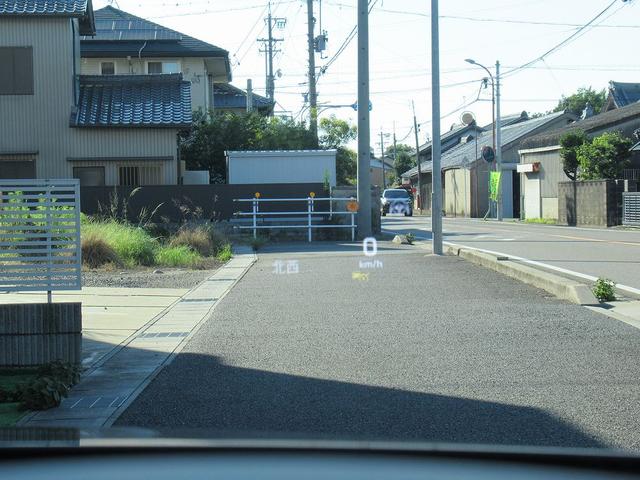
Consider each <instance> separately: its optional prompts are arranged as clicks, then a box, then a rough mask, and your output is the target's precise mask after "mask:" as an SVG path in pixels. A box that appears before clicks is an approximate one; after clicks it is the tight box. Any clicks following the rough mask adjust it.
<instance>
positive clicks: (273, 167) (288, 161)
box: [226, 150, 336, 187]
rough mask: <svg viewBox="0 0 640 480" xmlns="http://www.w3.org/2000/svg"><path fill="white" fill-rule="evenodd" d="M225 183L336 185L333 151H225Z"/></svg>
mask: <svg viewBox="0 0 640 480" xmlns="http://www.w3.org/2000/svg"><path fill="white" fill-rule="evenodd" d="M226 156H227V182H228V183H229V184H248V183H322V182H324V181H325V178H328V179H329V184H330V185H331V186H332V187H335V185H336V150H255V151H228V152H226Z"/></svg>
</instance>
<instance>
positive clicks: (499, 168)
mask: <svg viewBox="0 0 640 480" xmlns="http://www.w3.org/2000/svg"><path fill="white" fill-rule="evenodd" d="M501 130H502V129H501V128H500V62H498V61H496V170H497V172H498V175H500V182H498V206H497V210H498V211H497V215H496V216H497V219H498V221H499V222H501V221H502V135H501V133H500V131H501Z"/></svg>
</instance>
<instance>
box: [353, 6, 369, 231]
mask: <svg viewBox="0 0 640 480" xmlns="http://www.w3.org/2000/svg"><path fill="white" fill-rule="evenodd" d="M368 3H369V2H367V0H358V103H357V105H358V203H359V208H358V236H359V237H361V238H366V237H370V236H371V233H372V232H371V230H372V229H371V176H370V174H369V168H370V157H371V152H370V150H369V148H370V145H371V138H370V134H371V132H370V131H369V4H368Z"/></svg>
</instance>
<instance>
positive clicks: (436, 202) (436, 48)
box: [418, 0, 442, 255]
mask: <svg viewBox="0 0 640 480" xmlns="http://www.w3.org/2000/svg"><path fill="white" fill-rule="evenodd" d="M431 126H432V130H431V138H432V140H431V142H432V143H431V158H432V167H433V168H432V169H431V182H432V193H431V232H432V237H433V238H432V243H433V253H434V254H435V255H442V178H441V171H440V155H441V153H442V152H441V145H440V44H439V34H438V0H431ZM419 174H420V172H418V175H419Z"/></svg>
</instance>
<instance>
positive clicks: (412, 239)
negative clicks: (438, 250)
mask: <svg viewBox="0 0 640 480" xmlns="http://www.w3.org/2000/svg"><path fill="white" fill-rule="evenodd" d="M405 238H406V239H407V242H409V245H413V242H415V241H416V236H415V235H414V234H413V233H407V234H406V235H405Z"/></svg>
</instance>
